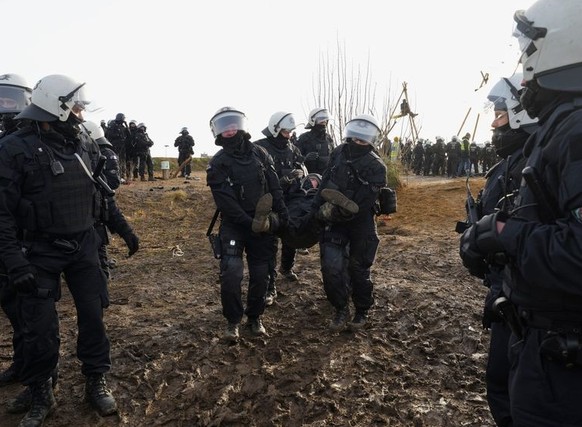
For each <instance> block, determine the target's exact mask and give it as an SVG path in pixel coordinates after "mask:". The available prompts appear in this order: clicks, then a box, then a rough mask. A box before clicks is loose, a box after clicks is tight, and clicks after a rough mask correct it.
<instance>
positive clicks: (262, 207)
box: [252, 193, 273, 233]
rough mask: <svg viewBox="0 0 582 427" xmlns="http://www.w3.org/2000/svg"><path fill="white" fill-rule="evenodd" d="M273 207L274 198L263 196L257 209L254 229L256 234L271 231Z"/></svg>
mask: <svg viewBox="0 0 582 427" xmlns="http://www.w3.org/2000/svg"><path fill="white" fill-rule="evenodd" d="M272 207H273V196H272V195H271V193H266V194H263V195H262V196H261V198H260V199H259V201H258V202H257V206H256V207H255V217H254V218H253V225H252V229H253V232H255V233H266V232H268V231H269V230H270V226H271V221H270V218H269V214H270V213H271V209H272Z"/></svg>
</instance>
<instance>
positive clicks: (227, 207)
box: [206, 162, 253, 228]
mask: <svg viewBox="0 0 582 427" xmlns="http://www.w3.org/2000/svg"><path fill="white" fill-rule="evenodd" d="M206 185H208V186H209V187H210V190H211V191H212V197H213V198H214V203H215V204H216V208H217V209H218V210H219V211H220V212H221V213H222V215H223V216H226V217H228V218H229V219H230V220H231V221H233V222H234V223H236V224H241V225H243V226H245V227H249V228H250V227H251V226H252V223H253V218H252V217H251V216H250V215H249V214H248V213H246V212H245V211H244V209H243V208H242V207H241V205H240V203H239V202H238V199H237V197H236V194H235V192H234V190H233V188H232V186H231V185H230V181H229V179H228V174H227V173H226V171H224V170H222V169H221V168H220V167H218V166H216V165H213V164H212V162H211V163H210V164H209V165H208V168H207V169H206Z"/></svg>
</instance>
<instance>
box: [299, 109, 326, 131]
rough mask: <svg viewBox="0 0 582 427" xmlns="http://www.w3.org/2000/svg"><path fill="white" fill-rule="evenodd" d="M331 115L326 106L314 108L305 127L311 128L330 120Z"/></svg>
mask: <svg viewBox="0 0 582 427" xmlns="http://www.w3.org/2000/svg"><path fill="white" fill-rule="evenodd" d="M330 118H331V116H330V115H329V111H327V109H326V108H321V107H318V108H314V109H313V110H311V111H310V112H309V117H308V119H307V124H306V125H305V129H311V128H312V127H313V126H315V125H318V124H320V123H323V122H327V121H329V119H330Z"/></svg>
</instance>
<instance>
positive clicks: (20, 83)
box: [0, 74, 32, 387]
mask: <svg viewBox="0 0 582 427" xmlns="http://www.w3.org/2000/svg"><path fill="white" fill-rule="evenodd" d="M31 92H32V90H31V89H30V88H29V87H28V84H27V83H26V80H25V79H24V78H23V77H22V76H19V75H18V74H3V75H0V127H1V128H2V132H1V133H0V144H2V141H3V139H4V138H6V137H7V136H8V135H10V134H11V133H13V132H14V131H16V130H17V129H18V121H16V120H14V117H15V116H16V115H17V114H18V113H20V112H21V111H22V110H23V109H24V107H26V106H27V105H28V104H30V96H31ZM0 306H2V310H3V311H4V313H5V314H6V317H7V318H8V320H9V321H10V324H11V325H12V329H13V335H12V345H13V348H14V354H13V356H12V364H11V365H10V366H9V367H8V368H7V369H6V370H5V371H3V372H2V373H0V387H2V386H5V385H9V384H13V383H16V382H18V372H19V371H20V369H21V368H22V364H23V360H22V358H23V356H22V332H21V328H20V322H19V320H18V309H17V307H18V305H17V298H16V293H15V292H14V290H13V289H12V288H11V287H10V286H9V283H8V280H7V276H6V268H5V267H4V265H3V263H2V261H0Z"/></svg>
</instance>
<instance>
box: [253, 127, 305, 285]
mask: <svg viewBox="0 0 582 427" xmlns="http://www.w3.org/2000/svg"><path fill="white" fill-rule="evenodd" d="M266 132H267V133H268V131H266ZM269 135H270V134H269ZM255 144H256V145H259V146H261V147H263V148H264V149H265V150H266V151H267V152H268V153H269V154H270V156H271V158H272V159H273V163H274V166H275V172H276V173H277V176H278V177H279V182H280V184H281V189H282V190H283V199H284V200H285V201H287V198H288V195H289V194H290V193H293V192H295V191H297V190H298V189H299V188H300V187H301V178H293V179H291V180H289V179H287V176H288V175H289V173H290V172H291V171H292V170H294V169H301V168H302V167H303V157H302V156H301V152H300V151H299V148H297V147H296V146H295V145H293V144H291V142H290V141H289V140H288V139H285V138H283V136H281V135H280V134H279V135H278V136H277V137H276V138H275V137H273V136H267V137H266V138H263V139H260V140H258V141H255ZM273 245H274V248H275V254H274V256H273V260H272V263H271V267H270V275H269V291H273V290H274V289H275V279H276V277H277V271H276V268H277V251H278V247H279V239H278V238H275V239H274V240H273ZM296 252H297V250H296V248H294V247H292V246H289V245H288V244H286V242H285V241H284V240H283V241H282V244H281V271H284V272H291V271H292V269H293V266H294V265H295V255H296Z"/></svg>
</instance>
